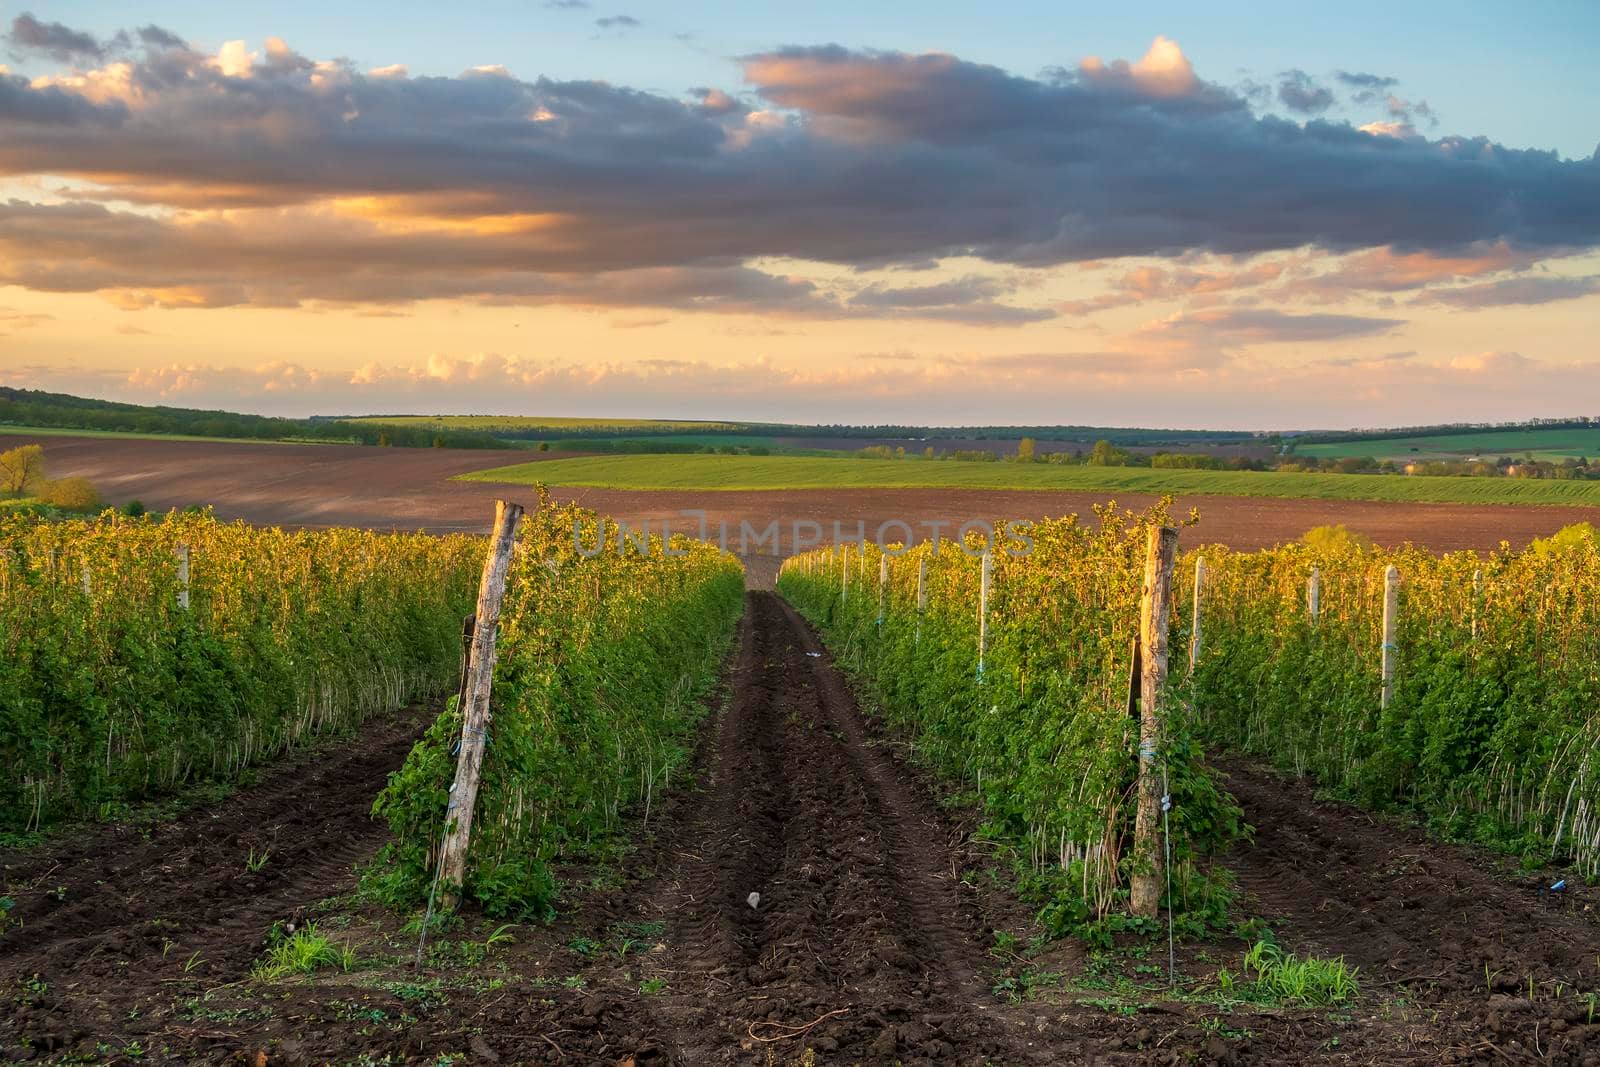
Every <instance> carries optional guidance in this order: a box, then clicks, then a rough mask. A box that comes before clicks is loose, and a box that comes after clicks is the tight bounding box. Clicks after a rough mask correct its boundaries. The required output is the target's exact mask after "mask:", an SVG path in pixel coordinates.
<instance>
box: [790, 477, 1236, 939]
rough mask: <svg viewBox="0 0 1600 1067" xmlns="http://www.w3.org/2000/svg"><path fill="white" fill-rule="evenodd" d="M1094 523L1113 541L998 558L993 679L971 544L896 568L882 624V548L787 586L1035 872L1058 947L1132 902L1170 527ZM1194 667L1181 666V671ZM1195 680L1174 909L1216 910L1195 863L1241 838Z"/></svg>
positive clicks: (1181, 746) (1181, 759)
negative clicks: (1155, 599) (1060, 937)
mask: <svg viewBox="0 0 1600 1067" xmlns="http://www.w3.org/2000/svg"><path fill="white" fill-rule="evenodd" d="M1097 510H1098V512H1099V515H1100V518H1101V525H1100V528H1099V529H1090V528H1089V527H1086V526H1084V525H1081V524H1079V522H1078V520H1077V517H1076V516H1072V517H1069V518H1066V519H1061V520H1055V521H1050V522H1043V523H1037V524H1034V525H1033V526H1032V528H1031V531H1030V536H1031V537H1032V540H1033V547H1032V550H1031V552H1030V553H1029V554H1027V555H1026V556H1014V555H1012V554H1010V552H1008V551H1007V550H1006V548H1007V547H1011V548H1019V549H1020V547H1021V546H1020V544H1019V543H1017V542H1015V541H1014V540H1013V541H1008V542H1007V545H1005V546H997V548H996V550H995V553H994V555H993V574H992V587H991V591H990V600H989V626H988V651H987V654H986V656H985V660H984V668H983V672H982V674H981V676H980V674H979V672H978V669H977V664H978V654H977V643H978V611H977V607H978V597H979V580H980V579H979V571H980V562H979V560H978V559H977V558H976V557H975V556H969V555H968V554H966V553H965V552H964V551H963V550H962V548H961V546H960V544H959V543H954V542H951V541H948V540H947V541H945V542H944V543H943V544H942V545H941V546H940V550H939V551H937V552H935V551H934V549H933V547H932V546H931V545H929V544H926V543H924V544H922V545H919V546H917V547H916V548H913V549H911V550H910V551H909V552H908V553H906V554H905V555H901V556H898V557H895V558H891V559H890V560H889V565H888V569H887V577H888V583H887V587H886V588H885V590H884V593H883V596H882V598H881V610H880V597H879V593H878V575H879V561H880V559H881V558H882V553H881V552H880V551H879V549H878V548H876V547H875V546H872V545H868V546H866V548H865V551H864V552H863V551H862V550H860V549H858V548H857V547H856V546H854V545H851V546H849V548H848V551H847V554H846V555H844V556H840V555H837V554H834V553H832V552H829V551H821V552H813V553H809V554H807V555H804V556H799V557H795V558H793V559H790V560H789V561H787V563H786V564H785V566H784V568H783V570H782V572H781V574H780V576H779V580H778V588H779V590H780V591H782V592H783V594H784V595H785V596H786V597H788V598H789V599H790V601H792V602H793V603H794V604H795V606H796V607H797V608H798V609H799V610H800V611H801V612H802V613H803V614H804V615H805V616H806V618H808V619H809V620H810V621H811V622H812V623H813V624H815V625H816V626H817V627H818V628H819V629H820V630H821V631H822V634H823V636H824V638H825V639H826V640H827V642H828V644H829V646H830V647H831V648H832V649H833V651H834V654H835V656H836V657H837V658H838V660H839V662H840V663H841V664H842V665H843V666H844V667H846V669H848V670H850V671H851V672H852V673H853V674H855V675H856V676H857V677H858V678H859V679H860V680H861V681H862V682H863V683H864V684H865V686H866V687H867V690H868V691H869V692H870V694H871V695H872V696H873V697H874V698H875V699H876V702H877V703H878V704H879V705H880V706H881V709H882V713H883V714H884V716H885V717H886V718H887V720H888V721H889V722H890V723H891V724H892V725H893V726H895V727H897V728H901V729H904V730H906V731H908V732H910V733H912V734H913V735H914V736H915V738H916V744H917V748H918V750H919V751H920V752H921V753H923V754H924V755H925V756H926V758H927V759H928V760H929V761H930V762H931V763H932V764H933V765H934V766H935V767H936V768H937V769H938V770H939V771H941V772H942V773H943V774H945V775H946V776H948V777H949V778H951V779H954V780H955V781H957V782H961V783H964V784H965V786H966V787H967V788H970V789H971V790H972V791H973V792H974V793H975V794H976V796H977V797H978V798H979V799H980V800H981V801H982V804H983V808H984V811H985V814H986V815H987V818H988V822H987V824H986V826H985V827H984V829H983V833H984V834H985V835H987V836H989V837H991V838H994V839H996V840H1000V841H1004V842H1007V843H1010V844H1012V845H1014V846H1015V848H1016V849H1017V851H1018V854H1019V855H1020V856H1022V857H1025V859H1024V861H1023V864H1024V867H1025V873H1024V877H1023V880H1022V881H1023V888H1024V889H1025V890H1026V891H1027V893H1028V895H1029V896H1030V897H1032V898H1033V899H1035V900H1037V901H1038V902H1040V904H1041V905H1042V907H1043V911H1042V913H1041V918H1042V920H1043V921H1044V922H1046V924H1047V925H1048V926H1050V927H1052V928H1053V929H1054V930H1055V931H1056V932H1060V933H1064V932H1068V931H1072V930H1076V929H1081V928H1084V927H1085V926H1086V924H1091V923H1093V922H1094V921H1095V920H1097V919H1102V918H1104V917H1105V916H1106V915H1108V914H1110V913H1111V912H1112V911H1113V909H1114V908H1116V907H1117V906H1118V905H1119V904H1120V903H1121V902H1123V901H1124V899H1125V897H1126V895H1127V891H1128V879H1129V875H1130V868H1131V865H1132V859H1131V857H1130V852H1131V836H1132V828H1133V821H1134V812H1135V802H1136V798H1135V796H1134V786H1135V774H1136V769H1137V755H1136V749H1137V746H1138V733H1139V731H1138V724H1137V721H1136V720H1134V719H1132V718H1130V717H1129V714H1128V702H1127V694H1128V678H1129V672H1130V670H1131V666H1132V664H1131V655H1132V642H1133V639H1134V637H1135V635H1136V634H1137V632H1138V625H1139V600H1140V595H1141V590H1142V586H1143V568H1144V553H1145V545H1146V531H1147V529H1148V528H1149V526H1150V525H1151V524H1153V523H1165V522H1167V521H1168V518H1167V511H1166V505H1165V504H1163V505H1162V506H1160V507H1158V508H1155V509H1153V510H1152V511H1150V512H1149V513H1147V514H1145V515H1141V516H1133V515H1129V514H1126V513H1122V512H1118V511H1117V510H1116V509H1115V508H1114V506H1107V507H1106V508H1103V509H1097ZM1007 528H1008V527H1007V524H1005V523H999V524H997V526H996V529H1001V530H1005V529H1007ZM891 547H892V546H891ZM919 565H925V567H926V591H927V611H926V613H924V614H921V615H919V613H918V611H917V572H918V567H919ZM846 571H847V572H848V574H846V573H845V572H846ZM880 620H881V621H880ZM1180 647H1182V646H1181V645H1178V644H1176V643H1175V644H1174V648H1180ZM1181 659H1182V657H1181V656H1180V655H1174V656H1173V664H1174V666H1175V668H1176V667H1179V666H1181V665H1180V663H1179V661H1180V660H1181ZM1181 682H1182V678H1181V672H1175V676H1174V685H1173V687H1172V692H1171V694H1170V698H1169V699H1168V700H1167V701H1166V702H1165V707H1166V719H1167V728H1168V740H1167V745H1166V749H1165V751H1164V752H1162V753H1161V756H1162V758H1163V763H1164V766H1165V767H1166V768H1167V769H1168V772H1169V775H1170V787H1171V789H1170V793H1171V797H1172V804H1173V807H1172V813H1171V826H1172V849H1173V860H1174V868H1175V870H1174V877H1173V883H1174V884H1173V888H1174V894H1173V895H1174V897H1175V898H1176V899H1175V900H1173V901H1172V903H1173V904H1174V906H1175V907H1176V908H1177V909H1178V910H1180V911H1187V910H1190V909H1195V910H1197V912H1198V911H1200V910H1206V911H1212V912H1214V911H1215V910H1217V908H1216V904H1217V897H1218V896H1219V895H1225V893H1226V886H1225V885H1224V884H1223V883H1220V882H1212V881H1210V880H1209V879H1208V877H1207V873H1206V871H1205V865H1204V864H1202V863H1200V862H1199V861H1200V860H1201V858H1202V857H1203V856H1205V855H1206V854H1208V853H1210V852H1213V851H1215V850H1217V849H1219V848H1221V847H1224V846H1225V845H1226V844H1227V843H1229V842H1230V841H1232V840H1234V839H1236V838H1237V837H1238V836H1239V835H1240V834H1241V833H1242V832H1243V830H1244V827H1243V824H1242V821H1241V813H1240V811H1239V808H1238V807H1237V805H1235V804H1234V803H1233V802H1232V800H1231V799H1230V798H1229V797H1228V796H1227V795H1226V794H1225V793H1224V792H1223V791H1221V790H1220V789H1219V788H1218V787H1217V786H1216V784H1215V782H1214V781H1213V779H1212V777H1211V775H1210V773H1209V772H1208V771H1207V770H1206V768H1205V766H1204V763H1203V762H1202V760H1201V758H1200V752H1199V749H1198V747H1197V746H1196V745H1195V743H1194V741H1193V737H1192V731H1191V728H1190V724H1189V722H1188V717H1187V713H1186V712H1185V711H1184V702H1183V700H1182V686H1181Z"/></svg>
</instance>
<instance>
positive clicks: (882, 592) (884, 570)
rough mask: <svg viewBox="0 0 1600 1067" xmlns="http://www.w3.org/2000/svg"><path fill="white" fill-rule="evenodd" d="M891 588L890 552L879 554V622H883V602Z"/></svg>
mask: <svg viewBox="0 0 1600 1067" xmlns="http://www.w3.org/2000/svg"><path fill="white" fill-rule="evenodd" d="M888 588H889V553H887V552H884V553H882V554H881V555H879V556H878V624H879V625H880V626H881V625H882V624H883V606H884V604H883V602H884V598H885V597H886V596H887V595H888V593H887V590H888Z"/></svg>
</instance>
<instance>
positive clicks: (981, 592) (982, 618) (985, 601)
mask: <svg viewBox="0 0 1600 1067" xmlns="http://www.w3.org/2000/svg"><path fill="white" fill-rule="evenodd" d="M993 564H994V557H993V556H992V555H990V554H989V553H988V552H985V553H984V554H983V566H982V567H981V568H980V570H979V572H978V574H979V576H978V681H980V682H981V681H983V659H984V656H985V655H986V654H987V653H988V651H989V571H990V569H991V568H992V566H993Z"/></svg>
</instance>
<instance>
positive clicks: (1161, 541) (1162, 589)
mask: <svg viewBox="0 0 1600 1067" xmlns="http://www.w3.org/2000/svg"><path fill="white" fill-rule="evenodd" d="M1177 551H1178V531H1177V530H1174V529H1173V528H1172V527H1170V526H1163V527H1160V528H1158V529H1152V530H1151V531H1150V542H1149V547H1148V548H1147V550H1146V552H1145V561H1144V596H1143V598H1142V599H1141V601H1140V604H1139V638H1140V645H1141V646H1142V647H1141V649H1140V659H1141V669H1140V674H1141V677H1140V693H1139V711H1140V714H1139V811H1138V817H1137V819H1136V821H1135V823H1134V830H1133V850H1134V874H1133V880H1132V885H1131V887H1130V888H1131V894H1130V901H1129V904H1130V906H1131V908H1132V911H1133V914H1135V915H1143V916H1146V917H1149V918H1154V917H1155V914H1156V906H1157V905H1158V904H1159V903H1160V901H1161V876H1162V858H1161V850H1160V849H1159V848H1158V847H1157V845H1156V835H1157V834H1158V832H1159V831H1160V827H1161V802H1162V790H1161V777H1162V775H1161V769H1160V768H1159V767H1158V766H1157V760H1158V759H1159V758H1160V753H1161V747H1162V742H1163V736H1162V727H1161V711H1162V709H1161V707H1160V700H1161V690H1162V689H1163V688H1164V687H1165V685H1166V682H1167V654H1168V636H1169V635H1168V632H1167V631H1168V629H1169V628H1170V626H1171V622H1172V561H1173V559H1174V557H1175V556H1176V555H1177Z"/></svg>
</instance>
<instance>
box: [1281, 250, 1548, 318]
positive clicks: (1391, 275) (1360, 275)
mask: <svg viewBox="0 0 1600 1067" xmlns="http://www.w3.org/2000/svg"><path fill="white" fill-rule="evenodd" d="M1540 258H1542V253H1541V252H1539V251H1535V250H1530V249H1525V248H1513V247H1512V246H1511V245H1509V244H1507V243H1506V242H1504V241H1496V242H1491V243H1482V244H1473V245H1468V246H1465V247H1463V248H1459V249H1455V250H1453V251H1452V252H1449V253H1432V252H1420V251H1400V250H1398V249H1396V248H1393V247H1385V248H1373V249H1368V250H1366V251H1363V252H1355V253H1351V254H1350V255H1346V256H1342V257H1338V258H1325V259H1324V262H1327V263H1330V264H1331V267H1330V268H1329V269H1326V270H1321V269H1318V267H1319V264H1317V263H1315V262H1313V263H1311V264H1308V265H1307V267H1306V268H1305V269H1303V270H1301V271H1299V272H1297V273H1296V275H1295V276H1294V277H1292V278H1289V279H1287V280H1285V281H1284V283H1283V284H1281V285H1279V286H1276V287H1274V288H1273V289H1271V290H1269V291H1268V294H1269V295H1271V296H1272V297H1274V298H1275V299H1279V300H1286V299H1296V300H1309V301H1312V302H1315V303H1338V302H1342V301H1345V300H1348V299H1350V298H1351V297H1352V296H1355V295H1360V294H1372V293H1382V294H1389V293H1401V292H1407V291H1410V290H1416V289H1424V288H1427V287H1428V286H1430V285H1438V284H1444V283H1449V282H1459V281H1463V280H1466V279H1469V278H1481V277H1484V276H1486V275H1491V274H1499V273H1501V272H1505V271H1518V270H1525V269H1527V268H1528V267H1530V266H1532V265H1533V264H1534V263H1535V262H1536V261H1537V260H1538V259H1540Z"/></svg>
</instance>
